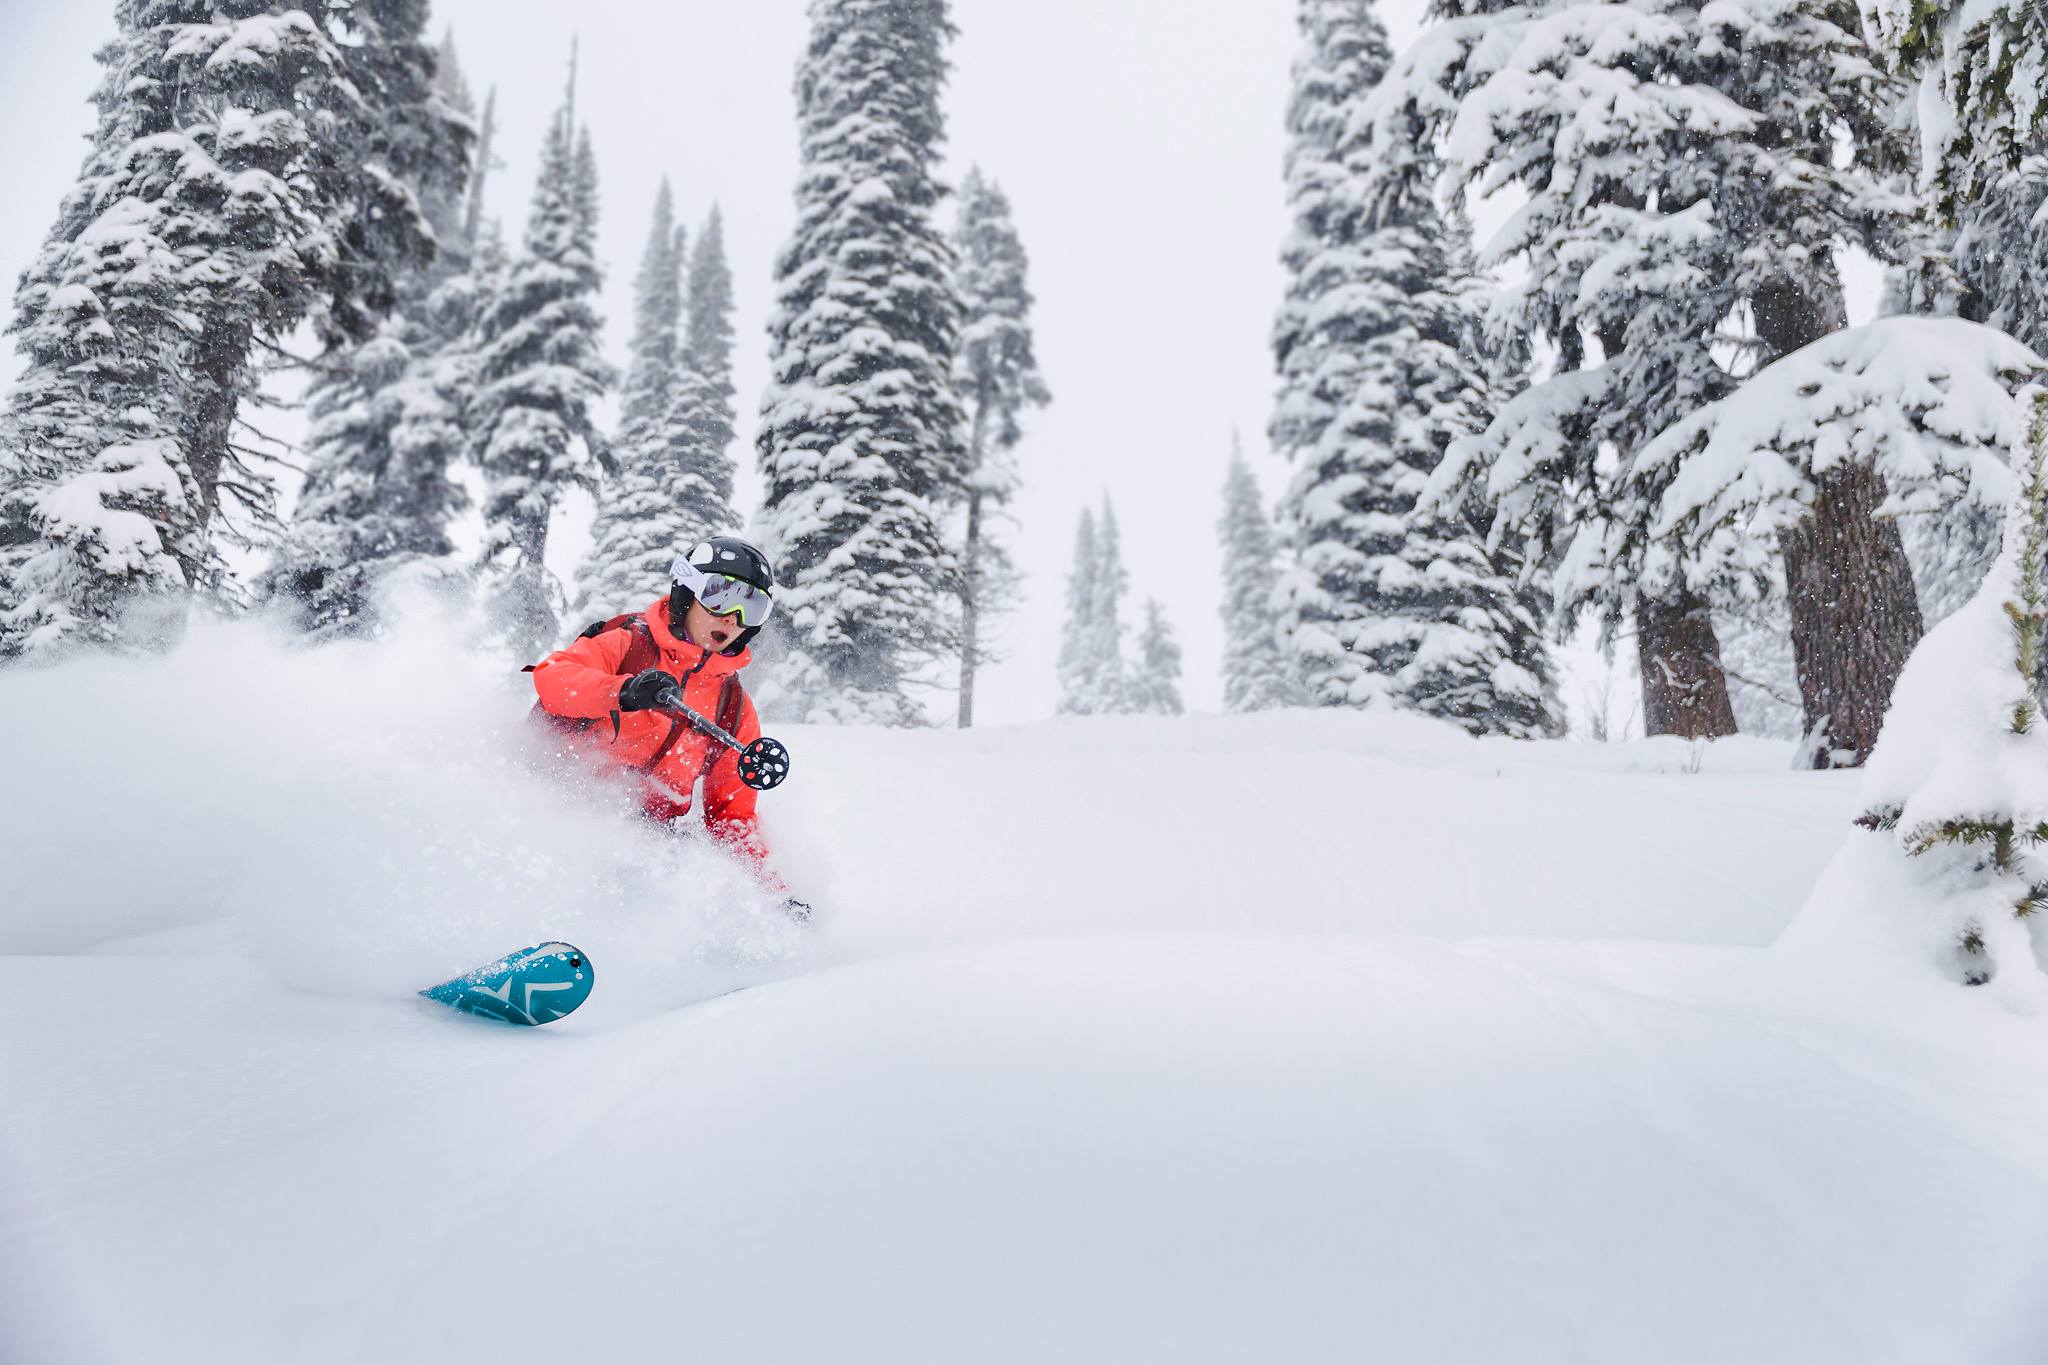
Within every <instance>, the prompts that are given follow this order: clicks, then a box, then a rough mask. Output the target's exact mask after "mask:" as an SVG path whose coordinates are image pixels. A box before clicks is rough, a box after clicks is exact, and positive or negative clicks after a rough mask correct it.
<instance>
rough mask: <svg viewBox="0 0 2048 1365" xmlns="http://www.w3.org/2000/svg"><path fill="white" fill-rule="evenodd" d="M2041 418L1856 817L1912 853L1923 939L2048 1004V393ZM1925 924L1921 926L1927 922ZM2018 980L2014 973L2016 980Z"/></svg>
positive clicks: (1920, 661) (1969, 970)
mask: <svg viewBox="0 0 2048 1365" xmlns="http://www.w3.org/2000/svg"><path fill="white" fill-rule="evenodd" d="M2027 406H2028V407H2029V408H2030V409H2031V416H2032V421H2031V427H2030V430H2029V431H2028V433H2027V438H2026V445H2025V449H2024V451H2023V454H2022V458H2021V459H2020V460H2018V461H2017V463H2018V466H2019V467H2018V470H2017V472H2018V474H2019V479H2018V480H2017V482H2018V484H2019V487H2018V489H2017V491H2016V495H2015V496H2014V498H2013V500H2012V503H2011V506H2010V509H2009V511H2008V513H2007V517H2006V525H2005V545H2004V549H2003V551H2002V552H2001V554H2000V555H1999V558H1998V561H1997V563H1996V564H1995V565H1994V566H1993V567H1992V570H1991V572H1990V574H1989V575H1987V577H1986V579H1985V582H1984V586H1983V588H1982V589H1981V590H1980V591H1979V592H1978V594H1977V596H1976V597H1975V598H1973V599H1972V600H1971V601H1970V603H1969V604H1968V605H1967V606H1965V607H1964V608H1963V609H1962V610H1960V611H1958V612H1956V613H1955V615H1954V616H1952V617H1950V618H1949V619H1948V620H1946V621H1944V622H1943V623H1942V624H1941V625H1939V626H1937V627H1936V628H1935V629H1934V630H1933V631H1932V632H1930V633H1929V634H1928V636H1927V638H1926V639H1925V640H1924V641H1922V642H1921V644H1920V647H1919V649H1918V650H1916V651H1915V653H1914V656H1913V659H1912V661H1911V662H1910V663H1909V664H1908V665H1907V668H1906V671H1905V673H1904V674H1903V675H1902V676H1901V677H1900V679H1899V686H1898V695H1897V697H1896V699H1895V702H1894V705H1893V708H1892V712H1891V714H1890V715H1889V716H1888V717H1887V718H1886V721H1885V729H1884V734H1883V736H1882V738H1881V739H1880V740H1879V742H1878V746H1877V749H1876V752H1875V753H1873V754H1872V756H1871V761H1870V767H1869V771H1868V773H1867V774H1866V777H1865V790H1864V805H1865V813H1864V815H1863V817H1862V818H1861V819H1860V820H1859V821H1858V822H1857V823H1858V824H1860V825H1862V826H1863V827H1864V828H1866V829H1869V830H1872V831H1874V832H1877V833H1879V834H1881V835H1882V836H1883V837H1884V838H1885V839H1886V840H1887V841H1888V842H1889V843H1890V844H1891V845H1892V846H1893V847H1894V848H1895V849H1896V850H1897V851H1898V852H1899V853H1901V854H1903V855H1904V857H1905V860H1906V861H1907V867H1906V868H1905V869H1902V870H1903V871H1905V872H1906V876H1907V878H1908V884H1909V885H1910V886H1912V887H1914V888H1915V889H1916V890H1917V891H1918V892H1919V893H1920V896H1921V898H1922V899H1923V900H1924V901H1925V902H1926V906H1927V910H1928V923H1927V924H1926V925H1925V926H1924V928H1922V931H1921V934H1920V935H1919V936H1920V937H1923V938H1925V939H1926V940H1929V941H1930V942H1932V943H1944V942H1945V943H1946V944H1947V945H1949V946H1950V947H1951V948H1952V949H1953V950H1954V951H1955V952H1956V953H1957V955H1958V968H1959V971H1958V974H1959V976H1960V977H1961V978H1962V979H1963V980H1965V981H1968V982H1970V983H1971V984H1980V983H1983V982H1986V981H1995V982H1996V985H1997V988H1998V989H2000V990H2002V991H2005V992H2007V993H2009V994H2011V995H2013V996H2014V997H2015V998H2026V1001H2027V1004H2028V1005H2030V1006H2032V1007H2035V1008H2038V1006H2039V1004H2040V1003H2041V1001H2042V999H2043V997H2044V996H2048V983H2044V982H2043V980H2042V978H2041V974H2040V968H2039V965H2038V961H2039V948H2038V946H2037V940H2036V934H2035V931H2034V926H2035V925H2036V924H2037V923H2038V921H2036V919H2035V918H2034V917H2035V915H2036V914H2037V913H2038V912H2039V911H2040V910H2042V909H2043V908H2044V907H2048V865H2044V864H2043V862H2042V860H2041V859H2040V858H2039V856H2037V854H2036V852H2035V850H2037V849H2038V848H2039V847H2040V846H2041V844H2043V843H2044V842H2048V729H2044V725H2043V720H2042V714H2041V700H2040V693H2039V683H2038V680H2039V678H2040V676H2041V671H2042V666H2043V661H2042V652H2043V635H2044V630H2048V585H2044V583H2043V581H2042V580H2043V564H2044V561H2048V394H2043V393H2041V392H2040V391H2038V390H2036V391H2034V393H2033V394H2032V396H2031V401H2030V402H2029V403H2028V405H2027ZM1916 927H1918V926H1916ZM2008 978H2009V979H2008Z"/></svg>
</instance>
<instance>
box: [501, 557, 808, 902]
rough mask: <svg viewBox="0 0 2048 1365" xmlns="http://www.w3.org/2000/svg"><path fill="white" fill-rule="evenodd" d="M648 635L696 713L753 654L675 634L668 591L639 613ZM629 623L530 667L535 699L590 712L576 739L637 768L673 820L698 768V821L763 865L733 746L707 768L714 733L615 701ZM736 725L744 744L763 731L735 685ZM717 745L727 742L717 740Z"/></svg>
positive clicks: (566, 712)
mask: <svg viewBox="0 0 2048 1365" xmlns="http://www.w3.org/2000/svg"><path fill="white" fill-rule="evenodd" d="M642 616H643V619H644V620H645V621H646V622H647V631H648V634H650V635H652V636H653V637H654V644H655V647H656V648H657V649H658V650H659V651H660V660H659V662H657V663H654V664H652V665H650V667H653V668H659V669H660V670H661V671H662V672H664V673H667V674H670V675H671V676H673V677H675V678H676V679H678V680H679V681H680V682H681V683H682V685H683V697H684V699H685V700H686V701H687V702H688V703H689V705H690V708H691V709H692V710H694V711H695V712H697V714H698V715H700V716H706V717H711V716H715V715H716V713H717V710H718V693H719V690H720V688H722V687H723V686H724V683H725V679H726V678H727V677H728V676H729V675H731V674H735V673H737V672H739V671H740V670H741V669H743V668H745V667H746V666H747V664H748V662H749V661H750V660H751V658H752V655H751V653H750V652H749V651H747V650H744V649H743V650H741V651H740V652H739V653H738V654H736V655H728V654H714V653H712V652H711V651H710V650H707V649H704V648H702V647H701V646H699V645H696V644H694V643H692V642H691V641H690V640H688V639H686V638H680V637H678V636H677V635H676V634H675V632H674V631H673V630H672V629H671V628H670V626H669V619H668V599H667V598H665V597H664V598H661V599H660V600H658V601H656V602H655V603H654V605H653V606H651V607H649V608H647V610H646V611H645V612H644V613H642ZM632 643H633V633H632V631H631V630H630V629H628V628H627V627H624V626H621V627H619V628H618V629H615V630H607V631H604V632H601V633H600V634H597V635H592V636H588V637H585V638H581V639H578V640H576V641H575V642H574V643H573V644H571V645H569V646H568V647H567V648H566V649H559V650H556V651H555V652H554V653H553V654H550V655H548V657H547V658H545V659H543V660H541V662H540V663H538V664H536V665H535V666H534V669H533V689H534V691H535V692H536V693H538V694H539V696H540V705H541V709H542V710H544V711H547V712H548V713H550V714H551V715H556V716H563V717H567V718H569V719H573V720H589V721H593V722H595V723H594V724H592V725H591V726H590V728H589V729H588V730H587V731H585V732H584V734H583V735H582V736H581V737H579V738H578V739H577V741H576V747H577V748H578V749H579V750H584V751H587V752H589V753H592V754H594V755H597V756H598V757H599V758H600V759H601V760H602V761H605V762H609V763H615V764H617V765H619V766H620V767H625V768H633V769H636V770H638V771H639V772H641V773H642V774H644V776H645V778H646V782H647V795H646V808H647V813H648V814H649V815H650V816H653V817H654V818H655V819H657V820H671V819H674V818H675V817H677V816H679V815H686V814H688V813H689V810H690V789H691V787H693V786H694V785H695V784H696V781H697V778H698V776H699V774H702V776H703V778H704V824H705V827H706V828H707V829H709V830H710V831H711V833H712V835H713V837H715V838H717V839H718V840H720V841H721V842H723V843H724V844H726V845H727V846H728V847H729V848H731V849H732V850H733V851H734V852H735V853H737V854H739V855H740V856H741V857H743V858H745V859H747V860H748V861H749V862H752V863H753V864H755V865H756V866H757V867H759V868H760V869H761V870H762V872H763V873H767V856H768V849H767V845H766V844H764V843H763V842H762V839H761V831H760V826H759V824H758V822H757V821H756V819H755V813H754V796H755V793H754V789H753V788H752V787H749V786H748V785H747V784H746V783H744V782H742V781H740V770H739V755H738V754H737V753H735V752H733V751H732V750H731V749H723V751H722V752H721V753H720V754H719V755H718V757H717V760H716V761H715V762H714V763H712V765H711V770H710V771H709V772H704V761H705V758H706V756H707V754H708V752H709V751H710V749H711V748H712V743H711V741H710V740H709V739H707V738H706V737H705V736H704V735H702V734H700V733H698V731H697V730H695V729H694V728H692V727H691V726H689V725H687V724H685V723H684V722H682V721H680V720H675V719H672V718H671V717H669V716H666V715H663V714H662V713H661V712H659V711H623V712H622V711H620V710H619V689H620V688H622V687H624V686H625V685H626V683H627V681H628V679H627V678H626V677H624V676H622V675H621V674H620V673H619V669H620V668H622V667H623V666H624V661H625V658H626V651H627V650H628V649H629V648H631V646H632ZM733 735H734V737H735V738H737V739H738V740H739V742H740V743H741V744H743V745H744V744H751V743H753V742H754V741H755V740H757V739H759V738H760V737H761V717H760V715H759V714H758V713H756V711H755V710H754V700H753V698H751V697H749V696H747V695H746V693H745V692H744V691H743V692H741V694H740V718H739V723H738V724H737V725H735V726H734V727H733ZM720 747H721V748H722V747H723V746H720Z"/></svg>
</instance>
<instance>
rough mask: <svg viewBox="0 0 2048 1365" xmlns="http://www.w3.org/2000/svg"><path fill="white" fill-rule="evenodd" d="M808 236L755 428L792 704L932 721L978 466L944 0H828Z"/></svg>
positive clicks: (817, 77) (784, 681)
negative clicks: (971, 430)
mask: <svg viewBox="0 0 2048 1365" xmlns="http://www.w3.org/2000/svg"><path fill="white" fill-rule="evenodd" d="M810 27H811V36H810V43H809V46H808V48H807V49H806V52H805V54H804V57H803V60H802V62H801V64H800V66H799V68H798V73H797V106H798V110H797V115H798V130H799V143H800V147H801V151H802V157H803V171H802V176H801V178H800V180H799V182H798V185H797V195H796V199H797V227H796V233H795V236H794V237H793V238H792V239H791V241H790V242H789V244H788V245H787V246H785V247H784V248H783V250H782V253H781V255H780V256H779V257H778V259H777V262H776V304H775V309H774V312H773V315H772V316H771V318H770V320H769V333H770V336H771V337H772V339H773V359H772V365H771V369H772V378H771V381H770V384H769V387H768V391H767V393H766V395H765V397H764V399H763V403H762V422H761V429H760V436H759V441H758V450H759V456H760V463H761V473H762V476H763V480H764V482H765V484H766V491H765V507H764V509H763V513H762V526H763V532H764V535H763V538H764V539H765V541H766V542H767V546H766V548H767V549H768V551H769V553H770V554H771V555H772V556H773V557H774V558H775V561H776V566H777V567H776V576H777V579H778V580H779V581H780V583H781V585H782V586H781V590H780V591H779V592H778V594H777V602H778V605H779V608H780V610H779V611H778V613H777V615H778V618H779V619H780V620H781V622H782V628H781V632H780V635H781V639H782V642H783V644H784V645H785V646H786V647H787V650H788V655H787V656H786V657H785V658H784V659H783V660H782V672H781V674H780V683H781V686H782V689H783V696H784V700H785V703H786V704H787V705H788V706H789V708H790V709H791V711H792V712H793V718H810V719H817V720H839V721H856V722H869V723H882V724H899V725H900V724H916V723H919V722H920V721H921V720H922V712H921V710H920V708H919V707H918V706H917V705H916V703H915V702H914V701H913V700H912V698H911V697H910V695H909V692H908V688H909V685H910V683H911V680H912V677H913V675H914V674H915V673H916V672H917V671H918V670H919V669H920V667H921V666H923V665H925V664H927V663H929V662H931V661H933V660H934V659H935V658H936V657H938V656H939V655H942V654H944V653H945V652H947V651H948V650H950V649H951V648H952V646H953V644H954V640H955V635H956V632H955V630H954V628H953V626H952V623H951V616H952V611H951V607H952V604H953V602H954V600H955V599H956V598H957V596H958V591H959V582H960V571H959V565H958V560H957V558H956V557H955V556H954V554H953V553H952V550H951V548H950V547H949V546H948V545H947V544H946V542H945V537H944V534H943V531H942V527H941V519H942V516H943V514H944V510H945V508H946V507H947V506H948V505H949V504H951V503H953V502H954V501H956V500H957V498H958V496H959V493H960V489H961V484H962V480H963V465H964V460H965V454H964V451H963V448H962V441H961V429H962V426H963V421H962V414H961V410H960V403H959V399H958V396H957V394H956V392H955V390H954V386H953V377H952V364H953V355H954V351H955V349H956V346H957V341H958V335H959V322H960V307H959V302H958V300H957V299H956V298H955V296H954V293H953V285H952V252H951V250H950V249H949V248H948V246H947V243H946V241H945V238H944V236H943V234H942V233H941V232H940V231H939V229H938V227H937V225H936V223H935V222H934V217H933V210H934V207H935V206H936V204H937V202H938V199H939V196H940V194H941V192H942V187H941V186H940V184H939V182H938V180H937V178H936V172H937V163H938V157H939V150H940V146H941V144H942V142H943V141H944V135H945V119H944V116H943V114H942V112H941V109H940V106H939V95H940V87H941V85H942V84H943V82H944V78H945V74H946V59H945V44H946V41H947V39H948V38H949V37H951V35H952V32H953V28H952V24H951V22H950V21H949V19H948V17H947V6H946V4H945V0H812V3H811V6H810Z"/></svg>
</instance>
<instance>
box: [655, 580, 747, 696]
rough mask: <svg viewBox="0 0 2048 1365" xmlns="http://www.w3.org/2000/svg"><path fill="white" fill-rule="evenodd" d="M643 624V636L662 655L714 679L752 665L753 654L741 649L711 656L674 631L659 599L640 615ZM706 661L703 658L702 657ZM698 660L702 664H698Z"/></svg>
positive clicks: (708, 652)
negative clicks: (679, 658)
mask: <svg viewBox="0 0 2048 1365" xmlns="http://www.w3.org/2000/svg"><path fill="white" fill-rule="evenodd" d="M642 615H643V617H644V619H645V620H646V622H647V632H648V634H650V635H652V636H653V637H654V643H655V644H657V645H659V646H660V647H661V652H662V653H664V654H677V655H680V656H682V657H683V658H684V659H687V660H688V661H689V666H690V667H692V668H694V669H697V670H698V671H701V672H703V673H707V674H709V675H711V676H712V677H717V676H719V675H720V674H724V673H737V672H739V671H740V670H741V669H743V668H745V667H746V666H747V665H748V664H749V663H751V662H752V661H753V658H754V652H753V650H751V649H742V650H741V651H740V652H739V653H737V654H713V653H712V652H711V651H710V650H708V649H706V648H705V647H704V646H702V645H700V644H697V643H696V642H694V641H692V640H690V639H689V638H688V637H686V636H684V635H683V634H682V633H681V632H680V631H678V630H676V629H675V628H674V627H673V626H672V625H671V624H670V623H669V619H668V599H667V598H666V597H659V598H656V599H655V602H654V605H653V606H651V607H649V608H648V609H647V610H646V611H645V612H644V613H642ZM707 655H708V656H709V657H706V656H707ZM699 660H702V661H703V662H702V663H699Z"/></svg>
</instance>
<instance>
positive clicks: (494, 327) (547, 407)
mask: <svg viewBox="0 0 2048 1365" xmlns="http://www.w3.org/2000/svg"><path fill="white" fill-rule="evenodd" d="M573 80H574V78H573V76H572V78H571V82H572V83H571V90H572V92H573V89H574V85H573ZM574 116H575V104H574V101H573V96H572V98H571V99H570V100H568V101H565V102H564V104H563V107H562V109H561V111H560V112H559V113H558V114H557V115H556V116H555V118H554V119H553V120H552V121H551V122H550V123H549V126H548V131H547V138H546V140H545V142H544V143H543V144H542V148H541V160H540V175H539V178H538V180H537V182H536V183H535V186H534V192H533V206H532V210H531V212H530V215H529V217H528V219H527V224H526V240H525V250H524V252H523V253H522V254H521V255H520V256H519V258H518V259H517V260H515V261H513V262H512V264H511V265H510V267H509V268H508V269H507V270H506V271H505V272H504V277H503V279H502V282H501V283H500V284H499V286H498V288H497V289H496V290H495V291H494V293H493V295H492V297H491V298H490V299H489V300H488V301H486V302H485V304H484V306H483V311H482V315H481V318H480V320H479V331H480V337H479V345H478V354H477V380H478V385H479V389H478V393H477V396H476V402H475V406H474V409H473V414H472V417H471V428H470V439H471V448H472V450H473V451H474V452H475V457H476V462H477V464H478V466H479V467H480V468H481V469H482V471H483V475H484V508H483V511H484V535H485V540H484V551H483V556H482V564H483V569H484V573H485V590H486V598H485V601H486V606H487V608H488V610H489V611H490V612H491V614H492V617H493V619H494V621H495V622H496V624H497V627H498V629H499V630H500V631H501V632H502V634H503V636H504V639H505V641H506V643H507V644H508V646H509V647H510V648H511V650H512V652H513V653H514V655H515V656H517V657H521V658H537V657H538V656H539V655H540V653H541V652H542V650H544V649H546V648H547V647H548V646H549V645H551V644H552V643H553V641H554V639H555V637H556V635H557V634H558V632H559V627H560V622H559V617H558V613H557V610H556V604H555V599H556V595H557V592H558V589H557V588H556V585H555V584H554V582H553V580H552V578H551V577H550V575H549V574H548V570H547V540H548V524H549V520H550V518H551V517H552V515H553V513H554V509H555V506H556V504H557V503H558V502H559V501H560V500H561V497H562V495H563V494H564V493H566V492H567V491H568V490H569V489H571V488H574V487H590V486H592V484H593V483H594V482H595V479H596V474H597V470H598V468H599V466H600V464H601V463H602V462H603V461H604V460H606V459H608V458H609V455H608V454H607V447H606V445H605V442H604V439H603V436H602V435H601V434H600V432H599V431H598V428H597V420H596V406H597V403H598V400H599V399H600V398H601V397H602V395H603V393H604V391H605V389H606V387H607V386H609V385H610V384H611V383H612V381H613V378H614V376H613V373H612V370H611V367H610V366H609V365H607V364H606V363H605V360H604V357H603V354H602V350H601V333H602V323H601V321H600V320H599V317H598V313H597V296H598V290H599V287H600V285H601V284H602V283H603V277H602V273H601V272H600V270H599V268H598V264H597V260H596V257H595V255H594V254H593V252H594V248H595V245H596V238H597V220H596V214H597V187H596V161H595V157H594V156H593V155H592V154H591V152H590V138H589V134H588V131H587V130H586V131H585V132H584V134H583V136H582V137H581V138H580V139H579V138H578V137H577V134H576V130H575V128H574V126H573V122H572V121H573V119H574Z"/></svg>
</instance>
